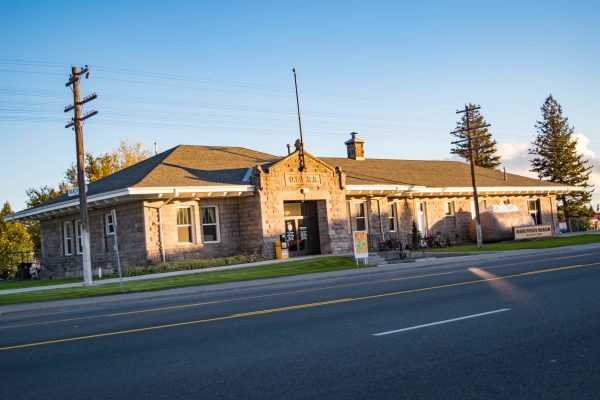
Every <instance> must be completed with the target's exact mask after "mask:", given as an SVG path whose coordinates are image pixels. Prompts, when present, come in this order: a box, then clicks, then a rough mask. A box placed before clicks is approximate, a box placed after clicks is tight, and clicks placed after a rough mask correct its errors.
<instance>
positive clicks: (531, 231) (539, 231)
mask: <svg viewBox="0 0 600 400" xmlns="http://www.w3.org/2000/svg"><path fill="white" fill-rule="evenodd" d="M513 233H514V238H515V240H522V239H535V238H539V237H549V236H552V227H551V226H550V225H532V226H515V227H513Z"/></svg>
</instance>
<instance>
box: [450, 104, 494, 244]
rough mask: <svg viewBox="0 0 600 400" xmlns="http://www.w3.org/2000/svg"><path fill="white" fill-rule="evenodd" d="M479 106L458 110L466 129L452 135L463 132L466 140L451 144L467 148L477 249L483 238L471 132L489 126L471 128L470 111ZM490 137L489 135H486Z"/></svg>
mask: <svg viewBox="0 0 600 400" xmlns="http://www.w3.org/2000/svg"><path fill="white" fill-rule="evenodd" d="M480 108H481V107H480V106H477V107H471V108H469V106H467V105H465V109H464V110H459V111H457V112H456V113H457V114H462V113H465V121H466V125H467V126H466V129H458V130H456V131H454V132H452V133H459V132H463V133H466V135H467V138H466V139H463V140H458V141H456V142H452V144H460V143H464V142H465V141H466V142H467V146H468V147H469V164H470V165H471V185H472V186H473V201H474V203H475V204H474V206H475V232H476V234H477V247H478V248H482V247H483V238H482V235H481V218H480V217H479V195H478V193H477V180H476V179H475V163H474V162H473V138H472V137H471V131H472V130H475V129H482V128H487V127H488V126H490V124H485V125H480V126H478V127H477V128H471V114H470V113H471V111H475V110H478V109H480ZM488 136H490V135H488Z"/></svg>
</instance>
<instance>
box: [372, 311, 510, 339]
mask: <svg viewBox="0 0 600 400" xmlns="http://www.w3.org/2000/svg"><path fill="white" fill-rule="evenodd" d="M509 310H510V308H501V309H500V310H494V311H488V312H484V313H479V314H473V315H467V316H464V317H459V318H452V319H446V320H444V321H438V322H431V323H429V324H423V325H417V326H411V327H408V328H402V329H396V330H394V331H387V332H381V333H374V334H373V336H384V335H391V334H392V333H400V332H406V331H412V330H413V329H420V328H427V327H428V326H435V325H441V324H447V323H449V322H456V321H462V320H463V319H469V318H477V317H483V316H484V315H490V314H496V313H501V312H504V311H509Z"/></svg>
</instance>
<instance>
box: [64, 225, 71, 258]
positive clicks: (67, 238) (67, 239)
mask: <svg viewBox="0 0 600 400" xmlns="http://www.w3.org/2000/svg"><path fill="white" fill-rule="evenodd" d="M63 242H64V249H65V256H70V255H72V254H73V223H72V222H71V221H67V222H63Z"/></svg>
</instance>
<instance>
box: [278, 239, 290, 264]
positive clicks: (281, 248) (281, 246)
mask: <svg viewBox="0 0 600 400" xmlns="http://www.w3.org/2000/svg"><path fill="white" fill-rule="evenodd" d="M275 258H277V259H278V260H281V259H284V258H289V254H288V247H287V242H281V241H279V240H278V241H276V242H275Z"/></svg>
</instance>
